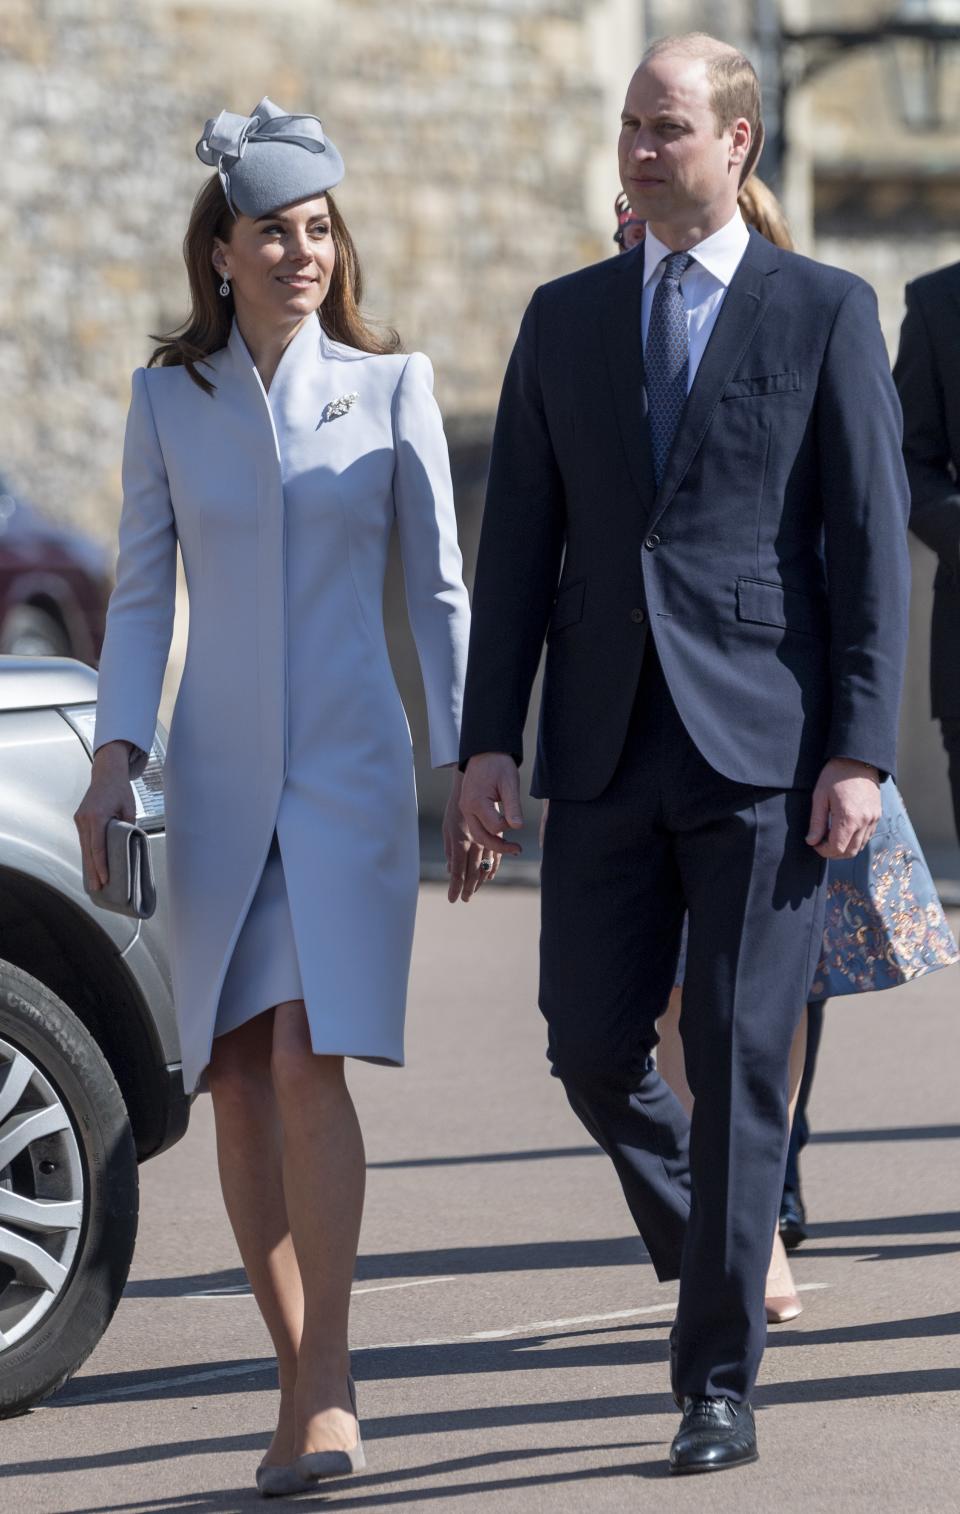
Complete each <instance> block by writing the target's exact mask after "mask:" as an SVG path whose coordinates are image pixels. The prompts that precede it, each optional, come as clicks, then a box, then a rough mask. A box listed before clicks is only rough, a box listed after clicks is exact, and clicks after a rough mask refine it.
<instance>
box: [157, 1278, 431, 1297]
mask: <svg viewBox="0 0 960 1514" xmlns="http://www.w3.org/2000/svg"><path fill="white" fill-rule="evenodd" d="M456 1281H457V1279H456V1278H455V1277H418V1278H415V1279H414V1280H413V1281H412V1282H409V1283H376V1284H375V1285H374V1286H373V1287H372V1288H353V1289H351V1291H350V1297H351V1298H360V1296H361V1294H364V1293H391V1292H392V1291H393V1290H394V1289H397V1288H429V1287H430V1285H431V1284H432V1283H455V1282H456ZM173 1297H175V1298H181V1299H184V1298H253V1290H252V1288H251V1287H250V1284H249V1283H232V1284H231V1285H230V1286H229V1287H227V1288H201V1290H200V1292H199V1293H180V1294H174V1295H173Z"/></svg>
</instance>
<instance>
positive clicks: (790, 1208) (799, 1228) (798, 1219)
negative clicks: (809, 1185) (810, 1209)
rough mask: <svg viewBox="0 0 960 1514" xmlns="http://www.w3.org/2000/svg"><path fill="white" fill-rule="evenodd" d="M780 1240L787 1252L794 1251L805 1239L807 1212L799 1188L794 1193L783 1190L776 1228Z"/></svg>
mask: <svg viewBox="0 0 960 1514" xmlns="http://www.w3.org/2000/svg"><path fill="white" fill-rule="evenodd" d="M777 1228H778V1229H779V1231H780V1239H781V1240H782V1242H783V1244H784V1245H785V1246H786V1248H787V1250H788V1251H796V1249H797V1247H798V1246H799V1245H800V1243H801V1241H805V1240H806V1238H807V1212H806V1210H805V1209H804V1207H803V1199H802V1198H801V1197H800V1190H799V1188H798V1189H797V1190H796V1191H795V1192H790V1191H788V1190H787V1189H784V1192H783V1198H782V1199H781V1200H780V1220H779V1223H778V1227H777Z"/></svg>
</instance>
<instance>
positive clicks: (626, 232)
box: [613, 190, 647, 252]
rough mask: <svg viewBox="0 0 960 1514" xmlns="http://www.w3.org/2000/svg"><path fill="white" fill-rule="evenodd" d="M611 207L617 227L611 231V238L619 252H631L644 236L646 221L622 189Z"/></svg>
mask: <svg viewBox="0 0 960 1514" xmlns="http://www.w3.org/2000/svg"><path fill="white" fill-rule="evenodd" d="M613 209H614V214H615V215H616V217H617V229H616V231H615V232H614V233H613V240H614V241H615V242H616V244H617V246H618V247H619V248H620V251H621V252H631V251H632V250H633V248H634V247H636V246H637V245H638V243H640V242H642V241H643V239H644V237H645V236H646V234H647V223H646V221H645V220H644V219H643V217H642V216H638V215H637V212H636V211H635V210H634V208H633V206H632V205H631V204H630V201H629V200H628V199H627V197H626V195H625V194H624V192H623V190H621V191H620V193H619V194H618V195H617V198H616V199H615V200H614V202H613Z"/></svg>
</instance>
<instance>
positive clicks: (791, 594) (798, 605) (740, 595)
mask: <svg viewBox="0 0 960 1514" xmlns="http://www.w3.org/2000/svg"><path fill="white" fill-rule="evenodd" d="M737 618H738V619H739V620H749V621H753V622H755V623H757V624H759V625H762V626H782V627H783V629H784V630H785V631H802V632H804V633H805V634H806V635H807V636H826V634H827V602H826V600H825V599H821V598H817V597H816V596H815V595H813V594H804V593H802V592H801V590H799V589H785V588H784V587H783V585H782V584H770V583H766V582H765V581H764V580H763V579H762V578H738V579H737Z"/></svg>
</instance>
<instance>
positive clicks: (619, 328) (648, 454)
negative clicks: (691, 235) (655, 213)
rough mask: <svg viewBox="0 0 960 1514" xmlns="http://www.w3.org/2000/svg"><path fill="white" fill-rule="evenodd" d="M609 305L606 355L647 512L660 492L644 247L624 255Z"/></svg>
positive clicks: (623, 437) (626, 448)
mask: <svg viewBox="0 0 960 1514" xmlns="http://www.w3.org/2000/svg"><path fill="white" fill-rule="evenodd" d="M611 273H612V274H613V278H612V279H611V289H610V294H609V298H608V299H607V300H606V301H605V303H604V310H603V335H604V343H603V345H604V352H605V354H606V359H607V369H608V372H609V375H610V385H611V388H612V390H613V400H614V409H615V412H616V417H617V424H618V426H619V429H620V439H621V441H622V442H623V449H624V451H625V453H626V455H627V462H628V464H629V467H630V473H631V475H632V477H633V481H634V484H635V485H636V487H637V490H638V491H639V494H640V497H641V498H642V500H643V502H644V504H645V505H646V506H647V508H649V507H650V505H651V503H652V501H653V498H654V495H655V494H656V492H657V485H656V479H655V477H654V472H653V452H652V450H651V447H650V426H649V423H648V421H647V390H646V378H645V376H644V371H643V336H642V331H641V324H640V301H641V296H642V294H643V244H642V243H641V244H640V246H639V247H638V248H637V249H636V251H635V252H631V253H625V254H622V255H621V256H620V257H618V259H617V261H616V262H615V263H614V264H613V266H612V267H611Z"/></svg>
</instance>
